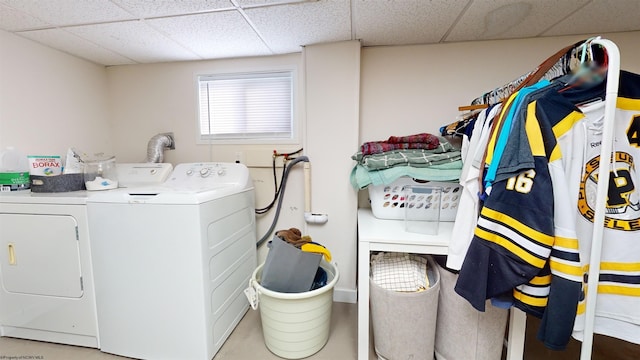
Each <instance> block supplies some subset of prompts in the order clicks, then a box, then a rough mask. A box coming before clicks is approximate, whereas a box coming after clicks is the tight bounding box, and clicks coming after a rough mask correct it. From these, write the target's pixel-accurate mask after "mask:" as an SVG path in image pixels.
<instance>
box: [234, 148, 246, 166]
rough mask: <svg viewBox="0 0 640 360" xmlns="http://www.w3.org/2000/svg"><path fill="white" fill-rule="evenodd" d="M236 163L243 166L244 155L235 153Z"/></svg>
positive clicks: (239, 152) (238, 152)
mask: <svg viewBox="0 0 640 360" xmlns="http://www.w3.org/2000/svg"><path fill="white" fill-rule="evenodd" d="M236 163H240V164H245V159H244V153H243V152H242V151H236Z"/></svg>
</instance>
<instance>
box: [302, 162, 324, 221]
mask: <svg viewBox="0 0 640 360" xmlns="http://www.w3.org/2000/svg"><path fill="white" fill-rule="evenodd" d="M304 221H306V222H307V224H324V223H326V222H327V221H329V215H327V214H314V213H312V212H311V163H309V162H306V163H304Z"/></svg>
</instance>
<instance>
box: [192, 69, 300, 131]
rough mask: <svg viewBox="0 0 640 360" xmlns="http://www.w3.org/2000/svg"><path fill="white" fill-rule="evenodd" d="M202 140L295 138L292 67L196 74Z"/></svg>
mask: <svg viewBox="0 0 640 360" xmlns="http://www.w3.org/2000/svg"><path fill="white" fill-rule="evenodd" d="M198 91H199V96H200V101H199V103H200V110H199V123H200V139H201V140H236V141H237V140H265V141H266V140H275V141H286V140H292V139H293V138H294V122H293V71H279V72H271V73H248V74H226V75H204V76H199V77H198Z"/></svg>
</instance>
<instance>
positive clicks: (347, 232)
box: [304, 41, 360, 302]
mask: <svg viewBox="0 0 640 360" xmlns="http://www.w3.org/2000/svg"><path fill="white" fill-rule="evenodd" d="M304 57H305V69H306V93H307V105H306V108H307V125H306V126H307V138H306V148H307V154H308V155H309V158H310V159H311V164H312V168H311V173H312V182H313V185H312V189H313V191H312V198H313V200H312V201H313V211H314V212H319V213H326V214H329V222H327V223H326V224H324V225H309V226H308V229H309V234H310V235H311V237H312V238H313V239H314V240H315V241H318V242H320V243H322V244H324V245H325V246H327V248H328V249H329V250H331V252H332V253H333V260H334V261H335V262H336V263H337V264H338V269H339V270H340V279H339V280H338V284H337V285H336V290H337V291H336V296H335V298H336V300H340V301H348V302H355V301H356V293H355V291H353V290H354V289H355V287H356V249H357V235H356V229H357V224H356V223H357V196H356V194H357V193H356V191H355V190H354V189H353V188H352V187H351V185H350V183H349V180H348V179H349V173H350V172H351V168H352V167H353V161H352V160H351V159H350V158H349V156H350V155H351V153H352V152H353V151H354V149H356V148H357V147H358V118H359V108H360V107H359V98H360V42H358V41H346V42H340V43H332V44H322V45H313V46H307V47H305V50H304Z"/></svg>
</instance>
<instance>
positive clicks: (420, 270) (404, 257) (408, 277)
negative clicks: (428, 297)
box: [371, 253, 429, 292]
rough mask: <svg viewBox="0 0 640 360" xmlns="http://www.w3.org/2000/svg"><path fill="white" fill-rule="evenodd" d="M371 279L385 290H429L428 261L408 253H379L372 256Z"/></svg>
mask: <svg viewBox="0 0 640 360" xmlns="http://www.w3.org/2000/svg"><path fill="white" fill-rule="evenodd" d="M371 279H372V280H373V282H374V283H375V284H376V285H378V286H380V287H381V288H383V289H386V290H391V291H402V292H416V291H421V290H426V289H428V288H429V278H427V259H425V258H423V257H422V256H418V255H414V254H406V253H379V254H377V255H373V256H372V260H371Z"/></svg>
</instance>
